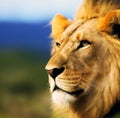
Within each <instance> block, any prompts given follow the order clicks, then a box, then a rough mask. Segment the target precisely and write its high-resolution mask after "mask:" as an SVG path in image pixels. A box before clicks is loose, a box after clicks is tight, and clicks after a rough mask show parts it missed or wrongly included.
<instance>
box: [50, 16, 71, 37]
mask: <svg viewBox="0 0 120 118" xmlns="http://www.w3.org/2000/svg"><path fill="white" fill-rule="evenodd" d="M51 24H52V33H51V37H52V38H54V39H57V38H58V37H59V36H60V35H61V34H62V33H63V32H64V30H65V29H66V28H67V27H68V26H69V25H70V24H71V21H70V20H68V19H67V18H65V17H64V16H62V15H60V14H57V15H56V16H55V17H54V18H53V20H52V22H51Z"/></svg>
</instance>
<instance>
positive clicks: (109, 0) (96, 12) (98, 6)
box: [74, 0, 120, 21]
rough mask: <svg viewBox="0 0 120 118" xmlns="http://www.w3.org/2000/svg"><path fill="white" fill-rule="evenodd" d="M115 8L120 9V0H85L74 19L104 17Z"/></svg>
mask: <svg viewBox="0 0 120 118" xmlns="http://www.w3.org/2000/svg"><path fill="white" fill-rule="evenodd" d="M115 9H120V0H84V3H83V5H82V6H81V7H80V8H79V9H78V10H77V13H76V16H75V19H74V20H75V21H76V20H78V19H81V18H84V19H92V18H98V17H103V16H105V15H106V14H107V13H108V12H110V11H111V10H115Z"/></svg>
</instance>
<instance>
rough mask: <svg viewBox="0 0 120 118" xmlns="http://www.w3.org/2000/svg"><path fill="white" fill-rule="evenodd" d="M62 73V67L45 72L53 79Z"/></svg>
mask: <svg viewBox="0 0 120 118" xmlns="http://www.w3.org/2000/svg"><path fill="white" fill-rule="evenodd" d="M63 71H64V67H62V68H53V69H51V70H47V72H48V74H49V75H50V76H51V77H52V78H53V79H55V78H56V77H57V76H58V75H60V74H61V73H62V72H63Z"/></svg>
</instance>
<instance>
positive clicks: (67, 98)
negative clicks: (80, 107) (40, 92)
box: [52, 88, 83, 106]
mask: <svg viewBox="0 0 120 118" xmlns="http://www.w3.org/2000/svg"><path fill="white" fill-rule="evenodd" d="M82 92H83V90H80V91H76V92H72V93H70V92H66V91H64V90H62V89H59V88H57V89H56V90H54V91H53V93H52V100H53V102H54V103H55V104H56V105H58V106H68V105H71V104H72V103H74V102H75V101H77V99H78V98H79V96H80V95H81V93H82Z"/></svg>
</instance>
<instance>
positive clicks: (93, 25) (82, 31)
mask: <svg viewBox="0 0 120 118" xmlns="http://www.w3.org/2000/svg"><path fill="white" fill-rule="evenodd" d="M97 24H98V19H97V18H96V19H91V20H89V21H86V20H84V19H80V20H78V21H76V22H75V23H74V22H73V23H72V24H71V25H70V26H69V27H68V28H67V29H66V30H65V31H64V32H63V34H62V35H61V37H60V38H59V39H58V41H60V42H64V41H65V42H67V41H76V40H81V39H82V38H83V37H84V35H86V36H89V34H91V33H90V32H91V31H92V33H93V32H94V33H95V31H96V30H95V29H97ZM93 30H94V31H93Z"/></svg>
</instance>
